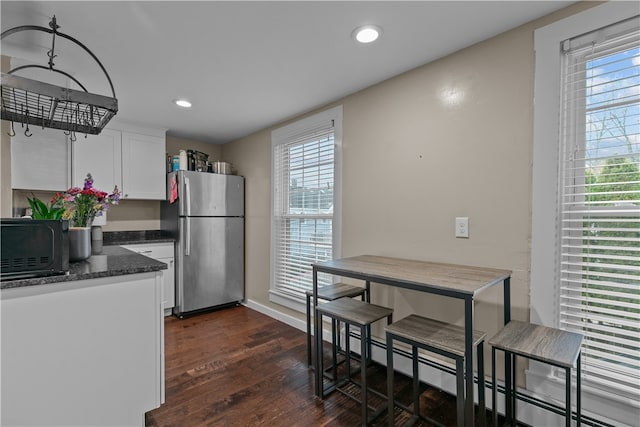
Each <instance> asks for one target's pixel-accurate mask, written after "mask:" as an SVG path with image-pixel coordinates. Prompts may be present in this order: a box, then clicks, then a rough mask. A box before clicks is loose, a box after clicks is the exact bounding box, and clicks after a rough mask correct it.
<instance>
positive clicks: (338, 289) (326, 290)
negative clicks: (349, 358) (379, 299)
mask: <svg viewBox="0 0 640 427" xmlns="http://www.w3.org/2000/svg"><path fill="white" fill-rule="evenodd" d="M306 294H307V365H308V366H311V297H313V291H307V292H306ZM357 296H359V297H361V298H362V301H365V299H366V301H369V293H368V290H367V289H366V288H361V287H359V286H352V285H347V284H346V283H335V284H333V285H327V286H323V287H318V300H324V301H334V300H337V299H338V298H344V297H348V298H353V297H357ZM339 326H340V325H339V324H337V325H335V327H334V328H332V329H333V330H334V332H335V329H338V330H339V329H340V328H339ZM333 339H337V342H338V348H340V334H339V333H338V334H335V333H334V337H333Z"/></svg>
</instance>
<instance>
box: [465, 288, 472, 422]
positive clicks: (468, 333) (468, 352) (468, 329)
mask: <svg viewBox="0 0 640 427" xmlns="http://www.w3.org/2000/svg"><path fill="white" fill-rule="evenodd" d="M464 371H465V375H464V376H465V378H464V380H465V386H466V393H465V396H464V404H465V414H464V425H466V426H469V427H473V425H474V421H473V416H474V410H473V298H472V296H471V295H469V296H468V297H466V298H465V299H464Z"/></svg>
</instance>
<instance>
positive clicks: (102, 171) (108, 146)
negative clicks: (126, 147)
mask: <svg viewBox="0 0 640 427" xmlns="http://www.w3.org/2000/svg"><path fill="white" fill-rule="evenodd" d="M77 138H78V139H77V140H76V141H74V142H73V143H72V151H73V173H72V182H73V186H74V187H80V188H82V186H83V185H84V179H85V178H86V177H87V174H88V173H90V174H91V176H92V177H93V187H94V188H97V189H98V190H102V191H106V192H107V193H111V192H112V191H113V187H114V186H116V185H117V186H118V188H119V189H120V190H122V166H121V164H122V163H121V161H120V159H121V158H122V143H121V139H122V137H121V132H120V131H114V130H111V129H104V130H103V131H102V132H100V134H99V135H87V136H86V138H85V136H84V135H81V136H77Z"/></svg>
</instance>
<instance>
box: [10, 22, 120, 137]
mask: <svg viewBox="0 0 640 427" xmlns="http://www.w3.org/2000/svg"><path fill="white" fill-rule="evenodd" d="M58 28H60V26H59V25H58V24H57V21H56V17H55V15H54V16H53V18H51V21H50V22H49V28H46V27H40V26H36V25H23V26H19V27H15V28H11V29H9V30H6V31H3V32H2V36H1V39H2V40H4V38H5V37H8V36H10V35H12V34H15V33H18V32H22V31H40V32H45V33H49V34H51V37H52V40H51V49H50V50H49V51H48V52H47V56H48V58H49V60H48V63H47V65H46V66H45V65H38V64H31V65H22V66H19V67H16V68H13V69H12V70H10V71H9V72H8V73H2V81H1V83H2V119H3V120H8V121H10V122H12V125H11V129H12V132H11V133H10V135H12V134H13V135H15V131H13V129H14V123H20V124H22V125H23V126H24V125H26V130H25V135H26V136H30V132H29V125H32V126H41V127H42V128H52V129H61V130H63V131H65V133H66V134H68V135H70V139H71V140H72V141H73V140H75V134H76V132H79V133H84V134H94V135H95V134H99V133H100V132H101V131H102V129H104V127H105V125H106V124H107V123H108V122H109V120H111V118H112V117H113V116H115V115H116V113H117V112H118V100H117V99H116V94H115V90H114V89H113V83H112V82H111V78H110V77H109V74H108V73H107V70H105V68H104V66H103V65H102V63H101V62H100V61H99V60H98V58H97V57H96V56H95V55H94V54H93V53H92V52H91V51H90V50H89V49H88V48H87V47H86V46H85V45H83V44H82V43H80V42H79V41H78V40H76V39H75V38H73V37H71V36H68V35H67V34H64V33H61V32H59V31H58ZM56 37H61V38H63V39H66V40H69V41H71V42H72V43H74V44H76V45H77V46H79V47H80V48H82V49H83V50H84V51H85V52H86V53H87V54H89V55H90V56H91V57H92V58H93V59H94V60H95V62H96V63H97V64H98V66H99V67H100V69H101V70H102V72H103V73H104V75H105V77H106V79H107V81H108V83H109V86H110V88H111V96H105V95H98V94H94V93H90V92H89V91H88V90H87V89H86V88H85V87H84V86H83V85H82V83H80V81H78V79H76V78H75V77H73V76H72V75H71V74H70V73H68V72H66V71H63V70H59V69H57V68H55V64H54V62H53V59H54V58H55V57H56V56H57V55H56V53H55V47H56ZM34 68H35V69H44V70H48V71H52V72H55V73H58V74H61V75H63V76H65V77H67V78H69V79H70V80H72V81H73V82H74V83H75V84H77V85H78V87H79V88H80V89H81V90H76V89H69V88H65V87H61V86H56V85H53V84H49V83H45V82H41V81H37V80H32V79H28V78H25V77H21V76H18V75H16V74H15V73H16V72H18V71H21V70H25V69H34ZM13 135H12V136H13Z"/></svg>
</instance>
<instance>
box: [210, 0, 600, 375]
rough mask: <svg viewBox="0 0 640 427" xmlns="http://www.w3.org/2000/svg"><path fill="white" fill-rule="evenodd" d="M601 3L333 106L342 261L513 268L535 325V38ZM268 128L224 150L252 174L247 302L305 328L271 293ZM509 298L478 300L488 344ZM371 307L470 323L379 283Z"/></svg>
mask: <svg viewBox="0 0 640 427" xmlns="http://www.w3.org/2000/svg"><path fill="white" fill-rule="evenodd" d="M594 5H597V3H578V4H575V5H573V6H571V7H569V8H567V9H564V10H562V11H560V12H557V13H555V14H553V15H550V16H548V17H545V18H542V19H540V20H537V21H534V22H532V23H529V24H526V25H524V26H522V27H519V28H516V29H514V30H512V31H509V32H506V33H504V34H502V35H499V36H497V37H494V38H492V39H490V40H487V41H484V42H482V43H479V44H477V45H474V46H472V47H469V48H467V49H464V50H462V51H459V52H457V53H455V54H452V55H450V56H447V57H445V58H442V59H440V60H438V61H435V62H432V63H429V64H426V65H424V66H422V67H419V68H417V69H415V70H412V71H410V72H407V73H405V74H402V75H400V76H397V77H395V78H392V79H389V80H387V81H385V82H383V83H381V84H378V85H376V86H373V87H370V88H368V89H365V90H363V91H361V92H358V93H356V94H353V95H350V96H348V97H346V98H344V99H343V100H341V101H339V102H337V103H334V104H332V105H337V104H341V105H343V108H344V117H343V160H344V162H343V193H342V194H343V218H342V221H343V222H342V224H343V235H342V245H343V246H342V255H343V256H352V255H357V254H363V253H368V254H378V255H388V256H397V257H407V258H414V259H423V260H433V261H444V262H454V263H461V264H470V265H478V266H486V267H496V268H503V269H509V270H513V276H512V316H513V318H515V319H520V320H529V288H530V284H529V264H530V238H531V162H532V160H531V159H532V157H531V152H532V140H533V137H532V127H533V125H532V123H533V117H532V115H533V114H532V111H533V70H534V67H533V65H534V52H533V31H534V30H535V29H536V28H538V27H540V26H543V25H547V24H548V23H550V22H553V21H555V20H557V19H560V18H563V17H565V16H568V15H572V14H574V13H577V12H578V11H580V10H584V9H586V8H589V7H592V6H594ZM332 105H329V106H326V107H323V108H321V109H319V110H323V109H325V108H328V107H330V106H332ZM319 110H318V111H319ZM301 117H302V116H301ZM299 118H300V117H299ZM278 126H280V125H278ZM278 126H276V127H278ZM270 131H271V129H265V130H263V131H261V132H258V133H256V134H253V135H251V136H249V137H246V138H243V139H241V140H238V141H235V142H232V143H230V144H226V145H224V146H223V147H222V157H223V158H224V159H225V160H226V161H230V162H233V164H234V165H235V166H236V168H237V169H238V173H239V174H241V175H244V176H245V177H246V178H247V179H246V248H247V252H246V295H247V299H248V300H250V301H251V302H252V303H254V304H258V305H261V306H264V307H265V308H266V309H269V310H274V311H277V312H279V313H280V314H282V315H283V316H291V317H292V318H294V319H297V320H302V319H303V314H301V313H297V312H294V311H292V310H288V309H286V308H285V307H283V306H280V305H278V304H274V303H271V302H270V301H269V296H268V290H269V242H270V215H269V209H270V201H269V194H270V185H271V182H270V179H271V165H270V161H271V151H270V148H271V132H270ZM456 216H468V217H469V224H470V238H469V239H468V240H465V239H456V238H455V237H454V218H455V217H456ZM501 300H502V292H501V290H500V288H496V289H492V290H490V291H488V292H486V293H485V294H484V295H483V296H482V297H481V299H480V301H479V303H478V304H476V311H475V316H476V321H477V322H476V327H477V328H479V329H483V330H485V331H486V332H487V333H488V334H489V336H491V335H492V334H494V333H495V332H496V331H497V330H498V328H499V327H500V326H501V321H502V317H501V313H502V307H501ZM373 301H374V302H378V303H382V304H388V305H391V306H393V307H394V310H395V314H394V317H395V318H401V317H403V316H404V315H407V314H409V313H411V312H416V313H428V314H429V315H430V316H435V317H438V318H440V319H442V320H445V321H451V322H460V321H461V320H462V317H463V306H462V304H461V303H459V302H452V301H450V300H446V299H445V298H444V297H435V296H430V295H419V294H415V293H412V291H406V290H391V289H388V288H385V287H383V286H376V285H374V288H373ZM378 335H381V332H380V331H378ZM485 360H487V361H489V360H490V357H486V358H485ZM521 365H524V364H521ZM487 367H488V365H487ZM487 372H489V371H488V370H487Z"/></svg>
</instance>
